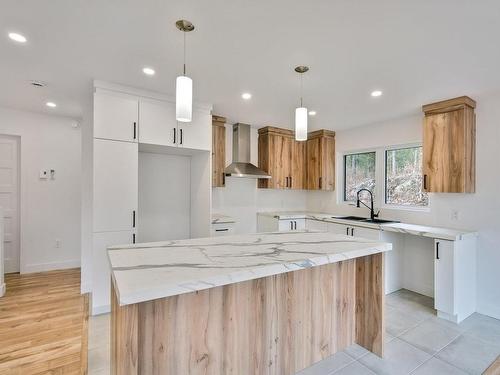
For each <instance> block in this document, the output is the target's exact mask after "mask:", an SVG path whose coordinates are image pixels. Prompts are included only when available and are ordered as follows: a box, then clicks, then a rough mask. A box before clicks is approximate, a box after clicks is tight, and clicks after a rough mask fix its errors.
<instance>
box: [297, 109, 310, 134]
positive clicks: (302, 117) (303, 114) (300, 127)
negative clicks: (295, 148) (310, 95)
mask: <svg viewBox="0 0 500 375" xmlns="http://www.w3.org/2000/svg"><path fill="white" fill-rule="evenodd" d="M295 140H297V141H307V108H304V107H299V108H295Z"/></svg>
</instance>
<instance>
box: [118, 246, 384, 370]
mask: <svg viewBox="0 0 500 375" xmlns="http://www.w3.org/2000/svg"><path fill="white" fill-rule="evenodd" d="M383 260H384V254H381V253H379V254H374V255H369V256H364V257H360V258H355V259H350V260H345V261H342V262H338V263H332V264H327V265H323V266H318V267H311V268H307V269H302V270H297V271H293V272H288V273H282V274H278V275H274V276H269V277H264V278H260V279H255V280H250V281H244V282H239V283H234V284H229V285H225V286H219V287H214V288H210V289H206V290H202V291H197V292H192V293H187V294H181V295H177V296H172V297H166V298H161V299H157V300H152V301H147V302H142V303H137V304H131V305H125V306H119V303H118V300H117V297H116V294H115V291H114V288H113V285H112V292H111V293H112V296H111V298H112V309H111V310H112V315H111V336H112V338H111V367H112V374H115V375H128V374H148V375H149V374H162V375H180V374H182V375H198V374H204V375H221V374H225V375H228V374H234V375H246V374H248V375H255V374H266V375H289V374H290V375H291V374H295V373H296V372H298V371H300V370H302V369H304V368H305V367H308V366H310V365H312V364H313V363H315V362H318V361H320V360H322V359H324V358H327V357H328V356H331V355H332V354H334V353H336V352H337V351H340V350H343V349H344V348H346V347H347V346H349V345H351V344H353V343H358V344H359V345H361V346H363V347H365V348H366V349H368V350H370V351H371V352H373V353H375V354H377V355H379V356H382V355H383V351H384V332H385V329H384V296H385V293H384V279H383V275H384V270H383V267H384V265H383Z"/></svg>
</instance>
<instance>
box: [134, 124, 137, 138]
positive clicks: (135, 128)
mask: <svg viewBox="0 0 500 375" xmlns="http://www.w3.org/2000/svg"><path fill="white" fill-rule="evenodd" d="M134 139H137V122H134Z"/></svg>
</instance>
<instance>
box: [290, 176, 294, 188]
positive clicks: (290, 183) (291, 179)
mask: <svg viewBox="0 0 500 375" xmlns="http://www.w3.org/2000/svg"><path fill="white" fill-rule="evenodd" d="M292 181H293V180H292V176H290V186H289V187H292V185H293V184H292Z"/></svg>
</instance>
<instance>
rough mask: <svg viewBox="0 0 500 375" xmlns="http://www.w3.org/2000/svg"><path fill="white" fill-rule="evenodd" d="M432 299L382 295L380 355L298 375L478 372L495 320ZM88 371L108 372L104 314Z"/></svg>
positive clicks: (93, 325) (352, 355)
mask: <svg viewBox="0 0 500 375" xmlns="http://www.w3.org/2000/svg"><path fill="white" fill-rule="evenodd" d="M432 306H433V300H432V299H431V298H429V297H425V296H422V295H419V294H417V293H413V292H410V291H407V290H404V289H403V290H400V291H398V292H395V293H392V294H390V295H388V296H387V297H386V331H387V335H386V354H385V358H384V359H381V358H379V357H377V356H376V355H374V354H372V353H369V352H368V351H367V350H365V349H364V348H362V347H360V346H359V345H352V346H351V347H349V348H347V349H345V350H344V351H342V352H339V353H336V354H335V355H333V356H331V357H329V358H327V359H325V360H323V361H321V362H318V363H316V364H314V365H313V366H311V367H309V368H307V369H305V370H303V371H301V372H300V373H299V374H300V375H331V374H335V375H350V374H352V375H364V374H367V375H373V374H380V375H386V374H387V375H392V374H397V375H401V374H412V375H438V374H439V375H447V374H456V375H461V374H463V375H466V374H481V373H482V372H483V371H484V370H485V369H486V368H487V367H488V366H489V365H490V363H491V362H493V361H494V360H495V358H496V357H497V356H498V355H500V320H497V319H493V318H489V317H486V316H484V315H480V314H474V315H472V316H471V317H469V318H468V319H466V320H465V321H463V322H462V323H461V324H459V325H457V324H453V323H450V322H447V321H445V320H442V319H439V318H437V317H436V314H435V311H434V309H433V308H432ZM89 327H90V332H89V373H90V374H91V375H104V374H106V375H107V374H109V314H107V315H100V316H96V317H92V318H91V320H90V325H89Z"/></svg>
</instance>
